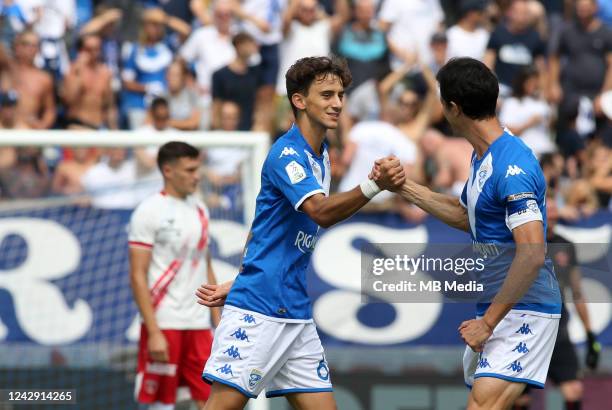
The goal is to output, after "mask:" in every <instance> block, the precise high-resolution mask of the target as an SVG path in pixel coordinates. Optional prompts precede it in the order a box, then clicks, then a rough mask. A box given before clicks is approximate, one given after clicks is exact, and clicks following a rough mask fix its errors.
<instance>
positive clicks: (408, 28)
mask: <svg viewBox="0 0 612 410" xmlns="http://www.w3.org/2000/svg"><path fill="white" fill-rule="evenodd" d="M382 1H383V3H382V6H381V9H380V14H379V19H380V27H381V29H382V30H383V31H384V32H386V33H387V42H388V44H389V49H390V50H391V53H392V56H393V58H392V61H391V64H392V65H391V67H392V68H393V69H398V68H399V67H401V66H402V64H405V63H406V62H407V61H410V60H412V59H413V58H414V56H413V55H414V54H417V55H418V56H419V57H420V58H421V59H422V60H423V61H424V62H425V63H426V64H430V63H431V59H432V56H431V51H430V48H429V40H430V39H431V36H432V35H433V34H434V33H435V32H436V31H438V30H439V29H441V28H442V24H443V20H444V13H443V11H442V8H441V7H440V2H439V0H421V1H405V0H382Z"/></svg>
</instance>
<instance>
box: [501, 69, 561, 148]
mask: <svg viewBox="0 0 612 410" xmlns="http://www.w3.org/2000/svg"><path fill="white" fill-rule="evenodd" d="M538 75H539V74H538V72H537V70H536V69H535V68H533V67H524V68H521V69H520V70H519V71H518V73H517V75H516V76H515V77H514V81H513V86H512V97H510V98H507V99H505V100H504V101H503V102H502V105H501V110H500V113H499V120H500V121H501V123H502V124H503V125H504V126H506V127H508V128H509V129H510V131H512V133H513V134H514V135H517V136H519V137H520V138H521V139H522V140H523V142H524V143H525V144H527V146H528V147H529V148H531V149H532V150H533V152H534V153H535V154H536V156H540V155H542V154H544V153H546V152H553V151H554V150H555V146H554V144H553V142H552V141H551V137H550V121H551V115H552V112H551V109H550V107H549V106H548V103H547V102H546V100H544V99H543V98H542V97H541V89H540V82H539V78H538Z"/></svg>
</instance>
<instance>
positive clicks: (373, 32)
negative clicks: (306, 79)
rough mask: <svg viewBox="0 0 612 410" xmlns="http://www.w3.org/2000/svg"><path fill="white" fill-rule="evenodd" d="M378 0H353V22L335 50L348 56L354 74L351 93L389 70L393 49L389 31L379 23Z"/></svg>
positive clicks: (346, 29)
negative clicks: (390, 51)
mask: <svg viewBox="0 0 612 410" xmlns="http://www.w3.org/2000/svg"><path fill="white" fill-rule="evenodd" d="M375 15H376V5H375V3H374V0H356V1H355V2H354V3H353V21H351V22H349V23H348V24H347V25H346V26H345V27H344V29H343V30H342V32H341V33H340V34H339V36H338V39H337V42H336V44H335V47H334V48H335V51H336V53H337V54H338V55H340V56H342V57H344V58H345V59H346V61H347V63H348V66H349V69H350V70H351V74H352V75H353V86H352V87H351V88H350V89H349V90H347V92H348V93H349V94H350V93H351V92H352V90H355V89H356V88H357V87H359V86H360V85H361V84H363V83H365V82H366V81H368V80H371V79H375V78H377V77H378V76H379V75H380V73H381V72H386V71H389V49H388V47H387V40H386V39H385V33H383V32H382V31H381V30H380V29H379V28H378V27H377V25H376V24H375V21H374V17H375Z"/></svg>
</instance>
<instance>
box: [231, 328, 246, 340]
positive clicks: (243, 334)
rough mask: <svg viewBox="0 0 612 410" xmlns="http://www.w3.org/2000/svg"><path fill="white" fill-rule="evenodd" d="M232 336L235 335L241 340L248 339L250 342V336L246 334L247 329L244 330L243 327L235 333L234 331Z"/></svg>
mask: <svg viewBox="0 0 612 410" xmlns="http://www.w3.org/2000/svg"><path fill="white" fill-rule="evenodd" d="M230 336H234V337H235V338H236V339H238V340H241V341H242V340H246V341H247V342H249V337H248V336H247V334H246V330H242V328H241V327H239V328H238V329H236V330H235V331H234V333H232V334H231V335H230Z"/></svg>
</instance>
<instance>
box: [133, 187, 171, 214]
mask: <svg viewBox="0 0 612 410" xmlns="http://www.w3.org/2000/svg"><path fill="white" fill-rule="evenodd" d="M166 199H167V198H166V196H165V194H164V193H163V192H158V193H155V194H153V195H150V196H148V197H146V198H145V199H143V200H142V202H140V203H139V204H138V206H136V208H135V209H134V214H146V215H150V214H152V213H155V214H157V213H159V212H160V206H163V203H164V202H165V200H166Z"/></svg>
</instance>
